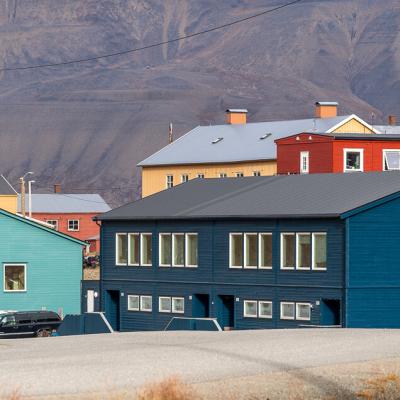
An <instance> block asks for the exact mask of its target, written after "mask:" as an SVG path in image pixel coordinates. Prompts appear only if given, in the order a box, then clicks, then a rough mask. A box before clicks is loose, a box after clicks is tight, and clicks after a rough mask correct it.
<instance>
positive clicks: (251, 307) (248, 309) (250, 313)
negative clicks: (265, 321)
mask: <svg viewBox="0 0 400 400" xmlns="http://www.w3.org/2000/svg"><path fill="white" fill-rule="evenodd" d="M243 308H244V310H243V316H244V317H248V318H257V301H254V300H244V301H243Z"/></svg>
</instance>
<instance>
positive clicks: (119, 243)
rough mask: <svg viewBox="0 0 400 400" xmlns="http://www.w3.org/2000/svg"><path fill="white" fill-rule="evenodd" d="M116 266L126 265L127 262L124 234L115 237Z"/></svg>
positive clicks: (125, 235) (126, 241)
mask: <svg viewBox="0 0 400 400" xmlns="http://www.w3.org/2000/svg"><path fill="white" fill-rule="evenodd" d="M115 250H116V260H115V262H116V264H117V265H126V264H127V261H128V236H127V234H126V233H117V235H116V249H115Z"/></svg>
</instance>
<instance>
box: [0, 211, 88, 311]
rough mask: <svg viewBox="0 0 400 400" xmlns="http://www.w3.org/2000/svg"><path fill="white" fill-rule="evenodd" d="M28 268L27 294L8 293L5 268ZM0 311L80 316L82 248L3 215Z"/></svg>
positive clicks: (0, 222)
mask: <svg viewBox="0 0 400 400" xmlns="http://www.w3.org/2000/svg"><path fill="white" fill-rule="evenodd" d="M7 263H22V264H26V273H27V279H26V282H27V290H26V291H25V292H15V293H13V292H4V287H3V285H4V276H3V273H4V272H3V271H4V264H7ZM0 268H1V269H0V310H41V309H42V308H45V309H47V310H52V311H55V312H58V311H59V310H60V309H62V311H63V313H64V315H65V314H71V313H75V314H76V313H79V312H80V308H81V306H80V291H81V288H80V281H81V279H82V246H81V245H80V244H79V243H76V242H73V241H71V240H69V239H66V238H63V237H61V236H58V235H57V234H54V233H51V232H48V231H45V230H43V229H41V228H38V227H36V226H33V225H31V224H28V223H25V222H23V221H19V220H17V219H15V218H12V217H9V216H6V215H4V214H0Z"/></svg>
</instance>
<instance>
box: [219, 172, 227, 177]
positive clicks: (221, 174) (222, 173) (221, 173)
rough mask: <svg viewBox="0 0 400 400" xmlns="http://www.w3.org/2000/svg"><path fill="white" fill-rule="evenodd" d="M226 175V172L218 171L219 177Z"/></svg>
mask: <svg viewBox="0 0 400 400" xmlns="http://www.w3.org/2000/svg"><path fill="white" fill-rule="evenodd" d="M227 176H228V175H227V173H226V172H220V174H219V177H220V178H226V177H227Z"/></svg>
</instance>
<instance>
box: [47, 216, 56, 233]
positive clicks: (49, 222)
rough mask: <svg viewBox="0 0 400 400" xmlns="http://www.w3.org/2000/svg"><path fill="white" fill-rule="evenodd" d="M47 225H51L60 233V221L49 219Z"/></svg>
mask: <svg viewBox="0 0 400 400" xmlns="http://www.w3.org/2000/svg"><path fill="white" fill-rule="evenodd" d="M46 223H47V224H49V225H53V228H54V229H55V230H56V231H58V220H56V219H48V220H47V221H46Z"/></svg>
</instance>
